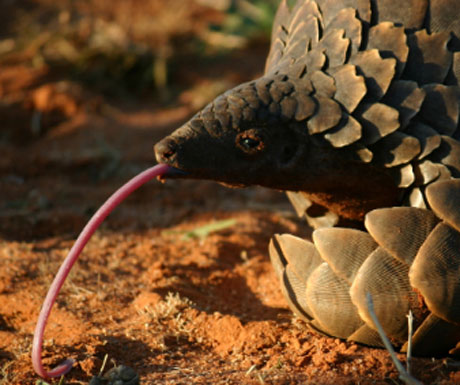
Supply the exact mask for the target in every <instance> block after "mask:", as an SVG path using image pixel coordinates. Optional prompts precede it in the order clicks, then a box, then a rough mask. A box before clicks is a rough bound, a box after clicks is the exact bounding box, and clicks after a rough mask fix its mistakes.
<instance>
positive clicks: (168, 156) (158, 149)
mask: <svg viewBox="0 0 460 385" xmlns="http://www.w3.org/2000/svg"><path fill="white" fill-rule="evenodd" d="M177 148H178V145H177V142H176V141H175V140H174V139H173V138H171V137H166V138H164V139H163V140H161V141H159V142H158V143H157V144H156V145H155V146H154V147H153V150H154V151H155V157H156V159H157V162H158V163H166V164H169V165H172V164H173V163H174V161H175V159H176V155H177Z"/></svg>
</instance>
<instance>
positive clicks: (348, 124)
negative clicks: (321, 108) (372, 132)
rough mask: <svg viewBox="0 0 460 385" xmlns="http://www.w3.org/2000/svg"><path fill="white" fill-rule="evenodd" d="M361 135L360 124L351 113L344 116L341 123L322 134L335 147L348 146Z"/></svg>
mask: <svg viewBox="0 0 460 385" xmlns="http://www.w3.org/2000/svg"><path fill="white" fill-rule="evenodd" d="M361 137H362V127H361V124H360V123H359V122H358V121H357V120H356V119H355V118H353V117H352V116H351V115H348V116H345V119H344V121H343V123H342V124H339V125H338V126H336V127H335V128H333V129H331V130H329V131H328V132H327V133H326V134H324V138H325V139H326V140H327V141H328V142H329V143H331V144H332V145H333V146H334V147H337V148H340V147H345V146H349V145H350V144H352V143H355V142H357V141H358V140H359V139H361Z"/></svg>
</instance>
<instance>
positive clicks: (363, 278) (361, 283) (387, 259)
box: [350, 247, 417, 343]
mask: <svg viewBox="0 0 460 385" xmlns="http://www.w3.org/2000/svg"><path fill="white" fill-rule="evenodd" d="M408 271H409V267H408V266H407V265H406V264H405V263H402V262H400V261H398V260H397V259H395V258H393V257H392V256H391V255H390V254H389V253H388V252H386V251H385V250H384V249H382V248H381V247H379V248H377V249H376V250H375V251H374V252H373V253H372V254H371V255H370V256H369V257H368V258H367V259H366V261H365V262H364V263H363V264H362V266H361V268H360V269H359V270H358V274H357V275H356V277H355V279H354V281H353V284H352V286H351V289H350V294H351V299H352V301H353V303H354V304H355V305H356V306H357V307H358V309H359V314H360V316H361V317H362V318H363V319H364V320H365V322H366V323H367V324H368V325H370V326H372V327H373V322H372V319H371V317H370V315H369V310H368V307H367V298H366V296H367V293H370V294H371V295H372V299H373V301H374V310H375V314H376V315H377V318H378V319H379V321H380V323H381V324H382V327H383V329H384V331H385V333H386V334H387V335H388V336H389V337H390V338H393V339H394V340H395V341H399V342H400V343H403V342H404V341H405V340H406V339H407V320H406V316H407V314H408V312H409V309H410V308H411V305H413V304H414V303H416V301H417V296H416V294H415V293H414V292H413V291H412V288H411V286H410V284H409V278H408Z"/></svg>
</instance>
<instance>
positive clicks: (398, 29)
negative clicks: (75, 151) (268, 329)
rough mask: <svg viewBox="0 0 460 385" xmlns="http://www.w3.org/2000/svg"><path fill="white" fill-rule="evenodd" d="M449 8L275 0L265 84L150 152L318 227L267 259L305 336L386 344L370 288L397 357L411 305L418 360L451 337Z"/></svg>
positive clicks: (237, 92) (455, 39)
mask: <svg viewBox="0 0 460 385" xmlns="http://www.w3.org/2000/svg"><path fill="white" fill-rule="evenodd" d="M291 3H292V2H291ZM458 5H459V4H458V0H400V1H392V0H297V1H296V2H295V4H288V2H287V1H286V0H283V1H282V2H281V4H280V6H279V8H278V11H277V14H276V17H275V20H274V25H273V32H272V43H271V48H270V53H269V55H268V58H267V61H266V67H265V72H264V75H263V76H262V77H260V78H258V79H255V80H253V81H250V82H247V83H244V84H241V85H239V86H237V87H235V88H233V89H231V90H229V91H227V92H225V93H224V94H223V95H221V96H219V97H217V98H216V99H215V100H214V101H212V102H211V103H210V104H209V105H207V106H206V107H205V108H204V109H203V110H201V111H199V112H198V113H197V114H196V115H195V116H193V117H192V118H191V120H190V121H188V122H187V123H186V124H184V125H183V126H182V127H180V128H179V129H177V130H176V131H175V132H173V133H172V134H171V135H170V136H168V137H166V138H164V139H163V140H161V141H160V142H159V143H157V144H156V145H155V153H156V158H157V161H158V162H159V163H164V164H168V165H170V166H172V167H174V168H175V169H178V170H181V171H182V173H181V174H180V176H181V177H184V178H198V179H209V180H215V181H218V182H220V183H223V184H226V185H230V186H250V185H260V186H265V187H269V188H272V189H277V190H284V191H287V194H288V197H289V199H290V200H291V202H292V204H293V206H294V208H295V210H296V212H297V213H298V214H299V215H300V216H305V217H306V218H307V220H308V222H309V223H310V225H311V226H313V227H314V228H316V230H315V231H314V232H313V236H312V242H310V241H308V240H303V239H300V238H298V237H295V236H293V235H290V234H283V235H279V234H276V235H274V236H273V238H272V240H271V242H270V246H269V254H270V258H271V261H272V264H273V266H274V269H275V271H276V273H277V275H278V277H279V280H280V282H281V288H282V291H283V293H284V295H285V297H286V300H287V302H288V303H289V306H290V307H291V308H292V310H293V311H294V312H295V313H296V314H297V315H298V316H299V317H301V318H302V319H303V320H305V321H306V323H307V324H308V325H309V326H310V327H311V328H312V329H314V330H317V331H319V332H321V333H324V334H326V335H330V336H335V337H339V338H342V339H347V340H350V341H356V342H359V343H362V344H366V345H370V346H381V340H380V337H379V336H378V334H377V332H376V331H375V325H374V324H373V321H372V319H371V317H370V315H369V311H368V306H367V302H366V295H367V293H370V294H371V295H372V298H373V301H374V306H375V313H376V315H377V317H378V318H379V320H380V322H381V323H382V324H383V328H384V331H385V333H386V334H387V335H388V336H389V337H390V339H391V341H392V343H393V344H394V345H395V346H396V347H398V348H401V349H402V350H404V349H406V348H407V347H406V345H407V342H406V341H407V333H408V326H407V314H408V312H409V310H412V312H413V313H414V317H415V320H414V330H415V331H414V334H413V347H412V349H413V354H416V355H445V354H448V353H449V352H452V349H454V348H455V346H456V344H457V342H459V341H460V234H459V231H460V142H459V140H460V139H459V138H460V129H459V108H460V88H459V82H460V40H459V39H460V11H459V7H458ZM177 176H179V174H178V173H176V177H177ZM334 226H342V227H334Z"/></svg>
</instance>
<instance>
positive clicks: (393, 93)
mask: <svg viewBox="0 0 460 385" xmlns="http://www.w3.org/2000/svg"><path fill="white" fill-rule="evenodd" d="M425 94H426V93H425V91H424V90H423V89H422V88H419V87H418V85H417V83H416V82H414V81H410V80H395V81H393V82H392V83H391V85H390V88H389V89H388V91H387V93H386V94H385V96H384V97H383V98H382V103H385V104H387V105H389V106H391V107H394V108H396V109H397V110H398V112H399V122H400V124H401V130H404V128H405V127H406V126H407V125H408V124H409V123H410V121H411V119H412V118H413V117H414V116H415V115H416V114H417V113H418V112H419V111H420V108H421V106H422V103H423V101H424V99H425Z"/></svg>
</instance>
